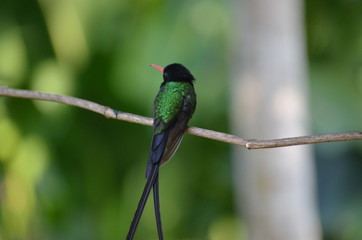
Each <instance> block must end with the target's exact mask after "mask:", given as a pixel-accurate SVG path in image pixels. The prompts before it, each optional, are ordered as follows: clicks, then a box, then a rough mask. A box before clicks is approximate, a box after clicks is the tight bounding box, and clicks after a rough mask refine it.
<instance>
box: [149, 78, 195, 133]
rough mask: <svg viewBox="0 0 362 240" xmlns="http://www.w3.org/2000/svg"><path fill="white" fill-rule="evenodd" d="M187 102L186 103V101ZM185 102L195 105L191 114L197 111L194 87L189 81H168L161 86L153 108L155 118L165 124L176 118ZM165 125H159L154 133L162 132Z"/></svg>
mask: <svg viewBox="0 0 362 240" xmlns="http://www.w3.org/2000/svg"><path fill="white" fill-rule="evenodd" d="M184 102H186V103H184ZM183 104H189V105H193V106H194V107H193V109H192V112H191V116H192V114H193V113H194V111H195V105H196V95H195V91H194V87H193V85H192V84H190V83H188V82H167V83H165V84H163V86H161V88H160V91H159V92H158V94H157V96H156V98H155V102H154V109H153V118H154V119H158V118H160V120H162V121H163V122H164V123H165V124H167V123H170V122H171V121H172V120H174V119H175V118H176V117H177V115H178V114H179V113H180V111H181V110H182V107H183ZM164 127H165V126H163V125H162V126H158V128H155V129H154V133H155V134H157V133H160V132H162V130H164Z"/></svg>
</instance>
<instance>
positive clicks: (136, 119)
mask: <svg viewBox="0 0 362 240" xmlns="http://www.w3.org/2000/svg"><path fill="white" fill-rule="evenodd" d="M0 96H7V97H15V98H26V99H37V100H44V101H51V102H58V103H64V104H67V105H72V106H76V107H80V108H84V109H87V110H90V111H93V112H96V113H99V114H102V115H103V116H105V117H107V118H114V119H118V120H122V121H127V122H132V123H137V124H141V125H145V126H152V122H153V120H152V118H148V117H143V116H139V115H135V114H131V113H126V112H121V111H118V110H114V109H112V108H110V107H107V106H103V105H100V104H98V103H94V102H91V101H88V100H83V99H79V98H75V97H70V96H63V95H58V94H51V93H43V92H37V91H30V90H20V89H12V88H7V87H0ZM186 132H187V133H189V134H191V135H195V136H199V137H204V138H209V139H213V140H217V141H221V142H226V143H231V144H235V145H239V146H243V147H246V148H247V149H261V148H277V147H286V146H295V145H304V144H314V143H326V142H340V141H352V140H362V132H360V131H358V132H347V133H336V134H320V135H312V136H304V137H294V138H282V139H272V140H254V139H244V138H239V137H237V136H235V135H231V134H227V133H222V132H216V131H213V130H208V129H202V128H197V127H189V128H188V129H187V131H186Z"/></svg>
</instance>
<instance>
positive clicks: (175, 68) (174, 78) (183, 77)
mask: <svg viewBox="0 0 362 240" xmlns="http://www.w3.org/2000/svg"><path fill="white" fill-rule="evenodd" d="M163 81H164V82H189V83H192V82H193V81H195V78H194V76H192V74H191V73H190V71H189V70H188V69H187V68H185V67H184V66H183V65H182V64H180V63H172V64H170V65H167V66H166V67H165V68H164V69H163Z"/></svg>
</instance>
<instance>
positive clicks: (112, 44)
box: [0, 0, 362, 240]
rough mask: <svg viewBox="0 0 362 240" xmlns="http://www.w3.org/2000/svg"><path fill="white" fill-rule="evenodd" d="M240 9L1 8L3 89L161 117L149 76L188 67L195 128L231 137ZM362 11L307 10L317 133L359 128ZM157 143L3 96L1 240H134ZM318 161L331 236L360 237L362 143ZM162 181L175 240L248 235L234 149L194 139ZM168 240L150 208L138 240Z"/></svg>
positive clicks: (129, 4) (84, 114)
mask: <svg viewBox="0 0 362 240" xmlns="http://www.w3.org/2000/svg"><path fill="white" fill-rule="evenodd" d="M231 10H232V3H231V2H227V1H221V0H201V1H191V0H185V1H161V0H135V1H130V0H106V1H84V0H58V1H52V0H38V1H34V0H26V1H25V0H13V1H10V0H3V1H1V2H0V85H7V86H9V87H13V88H24V89H33V90H39V91H46V92H52V93H58V94H64V95H71V96H75V97H79V98H84V99H89V100H92V101H95V102H98V103H100V104H103V105H107V106H110V107H112V108H115V109H118V110H121V111H125V112H131V113H135V114H140V115H145V116H151V108H152V102H153V98H154V96H155V94H156V93H157V90H158V87H159V85H160V83H161V75H160V73H159V72H158V71H156V70H154V69H152V68H149V67H148V64H151V63H154V64H158V65H160V66H165V65H167V64H169V63H172V62H181V63H183V64H184V65H186V66H187V67H188V68H189V69H190V70H191V71H192V73H193V74H194V75H195V76H196V78H197V83H196V91H197V94H198V106H197V111H196V113H195V115H194V118H193V119H192V121H191V125H194V126H199V127H204V128H209V129H214V130H218V131H224V132H230V130H229V128H228V113H229V111H231V109H230V108H229V107H228V106H229V100H228V94H229V88H230V86H229V82H230V81H229V79H230V73H229V72H230V69H229V63H230V61H231V56H232V53H233V49H231V42H232V36H233V34H232V29H235V25H234V24H236V23H235V22H234V20H233V18H232V12H234V11H231ZM361 11H362V4H361V2H360V1H342V0H332V1H326V0H318V1H311V0H308V1H307V2H306V33H307V43H308V52H309V60H310V62H309V63H310V66H309V67H310V74H309V75H310V83H311V98H310V99H311V100H310V105H311V110H312V115H311V116H312V117H311V122H312V127H313V129H312V130H313V132H314V133H327V132H338V131H352V130H358V129H361V126H362V125H361V122H362V111H361V100H362V97H361V95H362V94H361V92H362V61H361V59H362V27H361V26H362V14H361ZM245 114H247V113H245ZM151 134H152V131H151V128H149V127H144V126H139V125H135V124H130V123H125V122H120V121H116V120H109V119H105V118H104V117H103V116H100V115H97V114H95V113H92V112H88V111H85V110H82V109H77V108H74V107H70V106H66V105H61V104H56V103H47V102H39V101H30V100H24V99H11V98H0V240H1V239H4V240H5V239H77V240H79V239H87V240H90V239H124V238H125V235H126V233H127V230H128V227H129V224H130V222H131V219H132V217H133V214H134V210H135V208H136V206H137V202H138V198H139V197H140V194H141V191H142V188H143V185H144V183H145V179H144V171H145V166H146V159H147V154H148V149H149V144H150V140H151ZM315 153H316V157H317V161H316V164H317V173H318V188H319V205H320V210H321V216H322V220H323V227H324V232H325V238H326V239H358V237H359V238H361V237H362V232H361V228H360V226H361V225H360V222H361V221H362V204H361V202H362V201H361V200H362V191H361V186H360V185H361V180H362V177H361V176H362V174H361V172H362V165H361V158H362V147H361V143H360V142H355V143H351V142H348V143H335V144H325V145H317V146H315ZM160 181H161V182H160V184H161V206H162V216H163V220H164V231H165V235H166V236H167V238H168V239H236V236H239V237H240V236H245V231H244V229H242V228H240V226H243V223H242V220H238V218H237V217H236V215H235V206H234V205H235V204H234V199H233V195H232V182H231V171H230V146H228V145H227V144H224V143H219V142H215V141H210V140H206V139H203V138H198V137H193V136H188V135H187V136H185V138H184V141H183V143H182V145H181V147H180V151H178V153H177V154H176V155H175V157H174V159H173V160H172V162H171V163H169V164H167V165H166V167H164V168H162V169H161V180H160ZM156 234H157V233H156V226H155V223H154V216H153V210H152V204H148V206H147V207H146V210H145V214H144V215H143V217H142V220H141V223H140V226H139V229H138V231H137V239H151V238H155V237H156V236H157V235H156Z"/></svg>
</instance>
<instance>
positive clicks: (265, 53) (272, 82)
mask: <svg viewBox="0 0 362 240" xmlns="http://www.w3.org/2000/svg"><path fill="white" fill-rule="evenodd" d="M238 4H239V5H238V6H235V8H234V9H235V15H236V21H235V28H234V33H235V36H234V39H235V44H234V49H235V51H234V52H235V58H234V59H233V82H232V104H233V106H232V114H233V115H232V122H233V132H234V133H236V134H238V135H239V136H242V137H244V138H258V139H272V138H282V137H290V136H300V135H306V134H308V82H307V80H306V57H305V46H304V45H305V43H304V32H303V2H302V1H301V0H241V1H240V2H239V3H238ZM234 171H235V172H234V180H235V190H236V193H237V204H238V207H239V210H240V212H241V213H242V217H243V219H244V220H245V221H246V225H247V229H248V237H249V239H252V240H259V239H260V240H265V239H268V240H273V239H277V240H284V239H288V240H295V239H301V240H304V239H308V240H317V239H321V231H320V225H319V219H318V213H317V207H316V196H315V194H316V192H315V176H314V164H313V159H312V153H311V147H310V146H302V147H301V146H298V147H286V148H279V149H270V150H250V151H248V150H245V149H241V148H240V147H235V148H234Z"/></svg>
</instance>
